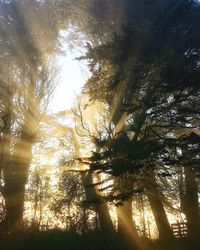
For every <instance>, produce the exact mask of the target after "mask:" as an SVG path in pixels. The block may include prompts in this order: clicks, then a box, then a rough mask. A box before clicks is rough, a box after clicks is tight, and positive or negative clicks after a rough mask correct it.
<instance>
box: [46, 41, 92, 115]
mask: <svg viewBox="0 0 200 250" xmlns="http://www.w3.org/2000/svg"><path fill="white" fill-rule="evenodd" d="M66 46H67V45H66V44H64V45H63V48H64V49H65V48H66ZM83 54H84V51H83V50H82V52H80V50H77V49H71V50H68V51H67V52H65V53H64V54H63V55H57V56H56V64H57V66H58V69H59V73H58V74H59V75H58V83H57V86H56V88H55V91H54V93H53V97H52V98H51V101H50V103H49V110H50V111H52V112H53V113H57V112H59V111H63V110H68V109H70V108H71V107H72V105H73V102H74V100H75V99H76V96H77V95H78V94H80V92H81V88H82V87H83V85H84V83H85V82H86V80H87V79H88V77H89V71H88V68H87V65H86V64H85V63H84V62H82V61H81V62H80V61H79V60H77V58H78V57H80V56H81V55H83Z"/></svg>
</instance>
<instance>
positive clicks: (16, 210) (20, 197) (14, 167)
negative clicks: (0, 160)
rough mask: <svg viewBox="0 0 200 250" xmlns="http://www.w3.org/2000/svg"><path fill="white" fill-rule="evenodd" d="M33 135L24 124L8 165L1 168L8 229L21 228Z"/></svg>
mask: <svg viewBox="0 0 200 250" xmlns="http://www.w3.org/2000/svg"><path fill="white" fill-rule="evenodd" d="M33 140H34V137H33V136H30V134H28V132H27V127H26V124H25V125H24V127H23V129H22V132H21V137H20V140H19V141H18V142H17V143H16V145H15V152H14V153H13V156H12V161H11V162H10V165H8V166H5V167H4V169H3V174H4V182H5V207H6V218H5V223H6V226H7V227H8V228H9V230H12V231H16V230H19V229H22V228H23V213H24V196H25V184H26V182H27V179H28V170H29V166H30V163H31V159H32V145H33Z"/></svg>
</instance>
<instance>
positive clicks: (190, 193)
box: [183, 167, 200, 239]
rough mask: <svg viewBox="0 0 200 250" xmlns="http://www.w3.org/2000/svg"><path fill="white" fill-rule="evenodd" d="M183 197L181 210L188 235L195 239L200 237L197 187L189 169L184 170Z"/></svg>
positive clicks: (193, 172) (191, 170)
mask: <svg viewBox="0 0 200 250" xmlns="http://www.w3.org/2000/svg"><path fill="white" fill-rule="evenodd" d="M184 174H185V195H184V202H183V208H184V213H185V216H186V219H187V223H188V231H189V234H191V235H192V237H194V238H195V239H198V237H199V235H200V217H199V201H198V185H197V182H196V180H195V171H194V170H193V169H192V168H191V167H185V168H184Z"/></svg>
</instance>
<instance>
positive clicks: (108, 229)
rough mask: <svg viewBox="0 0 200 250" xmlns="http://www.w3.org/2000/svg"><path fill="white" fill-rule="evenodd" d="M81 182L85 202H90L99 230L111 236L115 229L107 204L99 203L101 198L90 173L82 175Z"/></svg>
mask: <svg viewBox="0 0 200 250" xmlns="http://www.w3.org/2000/svg"><path fill="white" fill-rule="evenodd" d="M82 182H83V186H84V188H85V193H86V200H87V201H88V202H90V201H91V202H92V203H93V204H94V206H95V211H96V213H97V214H98V217H99V223H100V226H101V229H102V230H103V231H104V232H105V233H106V234H107V235H109V236H113V235H114V233H115V229H114V226H113V223H112V220H111V218H110V213H109V209H108V206H107V204H106V203H105V202H104V201H101V196H100V194H98V191H97V190H96V187H94V186H92V185H93V177H92V174H91V173H86V174H84V175H82Z"/></svg>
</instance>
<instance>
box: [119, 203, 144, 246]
mask: <svg viewBox="0 0 200 250" xmlns="http://www.w3.org/2000/svg"><path fill="white" fill-rule="evenodd" d="M117 219H118V233H119V237H120V239H121V240H122V242H123V245H124V248H125V249H138V250H139V249H144V248H141V242H140V239H139V236H138V233H137V229H136V225H135V222H134V221H133V210H132V199H130V200H127V201H125V202H124V203H123V205H120V206H117Z"/></svg>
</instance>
